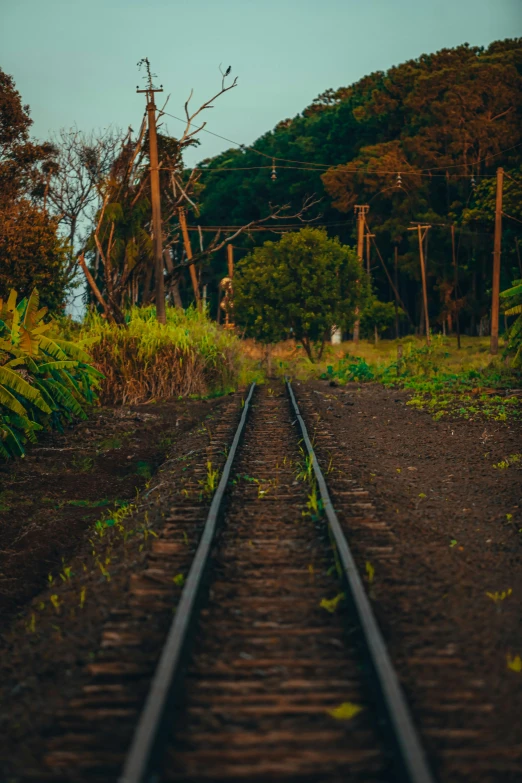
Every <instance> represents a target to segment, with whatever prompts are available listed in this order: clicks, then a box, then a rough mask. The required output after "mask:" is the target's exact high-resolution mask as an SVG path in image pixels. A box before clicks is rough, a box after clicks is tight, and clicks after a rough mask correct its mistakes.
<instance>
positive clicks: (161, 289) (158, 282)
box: [136, 58, 167, 324]
mask: <svg viewBox="0 0 522 783" xmlns="http://www.w3.org/2000/svg"><path fill="white" fill-rule="evenodd" d="M145 62H146V64H147V76H148V80H149V83H148V86H147V89H146V90H138V89H137V90H136V91H137V92H144V93H146V95H147V117H148V125H149V158H150V195H151V201H152V231H153V234H154V271H155V292H156V318H157V319H158V321H159V322H160V323H162V324H164V323H166V321H167V318H166V313H165V283H164V280H163V240H162V236H161V199H160V181H159V166H158V136H157V133H156V104H155V102H154V93H155V92H163V89H162V88H161V87H160V88H159V89H158V88H155V87H154V86H153V84H152V75H151V72H150V65H149V61H148V59H147V58H145Z"/></svg>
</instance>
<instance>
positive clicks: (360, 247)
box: [353, 204, 370, 343]
mask: <svg viewBox="0 0 522 783" xmlns="http://www.w3.org/2000/svg"><path fill="white" fill-rule="evenodd" d="M354 209H355V214H356V215H357V255H358V257H359V261H360V262H361V266H362V265H363V264H364V255H363V254H364V226H365V224H366V218H365V215H366V213H367V212H368V210H369V209H370V206H369V205H368V204H356V205H355V207H354ZM355 315H356V316H358V315H359V308H358V307H356V308H355ZM359 332H360V321H359V319H358V318H357V319H356V321H355V323H354V325H353V341H354V343H358V342H359Z"/></svg>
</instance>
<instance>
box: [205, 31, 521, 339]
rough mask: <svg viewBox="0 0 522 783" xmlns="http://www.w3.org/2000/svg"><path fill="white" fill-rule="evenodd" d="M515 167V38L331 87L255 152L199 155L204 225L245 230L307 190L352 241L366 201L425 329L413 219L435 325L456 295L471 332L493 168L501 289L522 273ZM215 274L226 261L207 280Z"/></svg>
mask: <svg viewBox="0 0 522 783" xmlns="http://www.w3.org/2000/svg"><path fill="white" fill-rule="evenodd" d="M273 159H274V163H275V169H276V177H277V178H276V179H275V180H273V179H272V178H271V167H272V160H273ZM521 163H522V41H521V40H520V39H514V40H506V41H498V42H495V43H492V44H491V45H490V46H489V47H487V48H482V47H473V46H469V45H468V44H463V45H462V46H459V47H456V48H454V49H443V50H441V51H440V52H437V53H435V54H430V55H422V56H421V57H419V58H418V59H417V60H410V61H408V62H406V63H403V64H401V65H398V66H396V67H393V68H390V69H389V70H388V71H386V72H376V73H373V74H370V75H369V76H366V77H364V78H363V79H361V80H360V81H359V82H357V83H356V84H353V85H351V86H349V87H342V88H339V89H338V90H327V91H326V92H325V93H323V94H322V95H320V96H319V97H318V98H317V99H316V100H315V101H314V102H313V103H312V105H311V106H309V107H308V108H307V109H305V110H304V111H303V113H302V114H300V115H299V116H297V117H295V118H293V119H288V120H284V121H283V122H280V123H279V124H278V125H277V126H276V128H275V129H274V130H273V131H272V132H270V133H267V134H265V135H264V136H262V137H261V138H260V139H259V140H258V141H257V142H256V143H255V144H254V145H253V147H252V148H241V149H232V150H227V151H226V152H224V153H222V154H221V155H219V156H217V157H215V158H213V159H210V160H207V161H204V162H203V163H202V164H201V166H200V168H201V170H202V171H203V172H204V176H203V178H202V180H201V181H202V182H203V184H204V185H205V190H204V191H203V194H202V203H203V207H202V220H203V222H204V223H206V224H207V225H219V224H221V225H230V224H236V223H237V224H240V223H245V222H247V221H248V220H250V219H253V218H255V217H260V216H263V215H264V214H266V213H267V210H268V205H269V203H270V202H272V203H273V202H277V203H285V202H287V201H289V202H291V203H292V205H293V206H295V205H296V204H298V203H299V202H300V201H301V200H302V198H303V196H305V195H308V194H311V193H316V194H318V195H320V196H322V202H321V204H320V205H318V207H317V208H316V215H317V224H318V225H324V226H325V227H326V228H327V230H328V232H329V234H330V235H337V236H339V237H340V238H341V240H342V241H343V242H353V240H354V238H355V236H354V232H355V222H354V219H353V207H354V205H355V204H356V203H357V204H365V203H366V204H369V206H370V211H369V214H368V225H369V227H370V229H371V231H372V233H374V234H375V235H376V237H375V242H376V244H377V246H378V248H379V250H380V253H381V255H382V257H383V262H384V263H386V264H387V265H388V271H389V274H390V275H391V276H392V277H393V265H394V255H395V248H397V264H398V279H399V289H400V295H401V298H402V299H403V301H404V304H405V306H406V308H407V310H408V311H409V314H410V315H411V317H412V319H413V321H414V322H415V323H416V324H421V323H422V318H421V315H422V313H421V307H422V305H421V296H420V270H419V254H418V245H417V239H416V235H414V234H413V232H408V231H407V229H408V228H409V227H410V225H411V223H412V222H415V221H423V222H429V223H430V224H431V225H432V229H431V230H430V232H429V236H428V240H427V246H426V248H425V251H426V256H427V267H428V284H429V289H430V303H429V304H430V317H431V321H432V325H435V324H436V323H437V322H439V323H440V322H441V321H442V319H444V318H447V317H448V316H451V307H450V305H449V302H450V301H451V302H453V301H454V300H455V298H457V299H458V300H459V303H460V304H461V306H462V310H461V319H462V321H463V322H464V325H465V326H466V328H467V329H468V330H470V331H471V332H473V333H475V334H476V332H477V328H478V325H479V322H480V320H481V319H487V317H488V313H489V307H490V288H491V252H492V233H493V210H494V194H495V180H494V177H495V172H496V168H497V167H498V166H503V167H504V168H505V169H506V171H507V172H508V174H509V177H511V179H509V178H508V177H506V187H505V192H506V201H505V206H504V211H505V213H506V214H507V215H509V216H510V217H505V219H504V231H503V261H502V283H501V285H502V288H506V287H507V286H508V285H509V284H510V282H511V280H513V279H514V278H516V277H520V276H521V272H520V255H519V253H518V244H517V241H518V239H519V238H522V234H521V232H520V229H521V228H522V224H521V223H517V222H516V220H513V218H518V219H519V220H520V202H521V196H522V184H521V183H522V170H521ZM250 167H259V168H253V169H250ZM246 168H248V170H244V169H246ZM234 169H237V171H234ZM239 169H241V170H239ZM451 224H454V225H455V236H456V243H455V250H456V255H457V260H458V265H459V280H458V285H459V288H458V292H457V296H455V291H454V268H453V266H452V243H451V231H450V227H451ZM266 238H267V235H266V234H264V235H260V234H256V235H253V236H252V238H251V239H250V240H246V239H245V240H243V242H242V243H241V244H242V246H243V247H244V248H246V249H247V248H251V247H252V245H253V244H260V243H262V242H263V241H264V240H265V239H266ZM249 243H250V244H249ZM371 263H372V275H373V278H374V284H375V285H376V288H377V291H378V293H379V298H381V299H392V298H393V293H392V288H391V287H390V284H389V277H388V276H387V275H386V274H385V271H384V269H383V267H382V265H381V262H380V260H379V258H378V255H377V253H376V250H375V248H373V249H372V261H371ZM221 271H224V259H223V260H222V270H216V275H217V276H219V274H221ZM453 307H454V305H453ZM485 325H486V324H484V326H485Z"/></svg>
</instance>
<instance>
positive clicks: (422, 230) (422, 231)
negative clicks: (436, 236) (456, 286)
mask: <svg viewBox="0 0 522 783" xmlns="http://www.w3.org/2000/svg"><path fill="white" fill-rule="evenodd" d="M430 228H431V226H421V224H420V223H418V224H417V225H416V226H414V227H412V228H409V229H408V231H417V235H418V238H419V259H420V268H421V277H422V297H423V302H424V320H425V324H426V343H427V344H428V345H429V344H430V316H429V313H428V287H427V284H426V266H425V264H424V249H423V247H422V245H423V242H424V239H425V237H426V235H427V233H428V231H429V229H430Z"/></svg>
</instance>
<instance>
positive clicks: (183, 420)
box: [0, 396, 239, 783]
mask: <svg viewBox="0 0 522 783" xmlns="http://www.w3.org/2000/svg"><path fill="white" fill-rule="evenodd" d="M230 405H235V406H236V407H237V408H238V410H239V400H237V401H236V399H235V396H232V397H224V398H218V399H214V400H199V401H196V400H184V401H172V402H170V403H163V404H148V405H141V406H134V407H131V408H98V409H94V410H93V411H92V414H91V416H90V418H89V420H88V421H86V422H83V423H80V424H79V425H77V426H76V427H74V428H71V429H68V430H67V431H66V432H65V433H63V434H56V433H55V434H52V435H49V436H47V437H46V438H42V439H41V441H40V442H39V443H38V445H36V444H35V446H34V447H33V448H30V449H29V450H28V454H27V456H26V458H25V459H24V460H23V461H22V460H20V461H18V462H13V463H10V464H8V465H3V466H2V468H3V473H2V494H1V495H0V498H1V501H2V509H1V511H0V514H1V517H0V605H1V607H2V621H1V626H0V780H2V781H4V780H6V781H7V780H8V781H9V782H10V783H11V781H18V780H21V779H24V778H25V773H26V771H27V770H34V769H37V770H39V769H40V767H39V763H40V762H39V759H40V758H41V755H42V753H43V752H44V747H45V737H46V736H47V735H48V732H49V731H50V730H52V727H53V726H54V725H55V724H56V721H57V717H58V715H59V714H60V711H63V709H64V708H65V705H66V704H67V703H68V700H69V699H70V698H71V697H73V696H74V695H75V694H77V693H78V692H79V689H80V688H81V685H82V683H83V682H84V681H85V677H86V674H85V670H86V667H88V665H89V663H90V662H92V661H94V660H95V659H96V656H97V654H98V651H99V647H100V639H101V634H102V632H103V627H104V623H105V622H106V621H107V619H108V618H109V617H110V616H111V614H112V613H115V614H117V613H118V611H120V607H122V606H124V605H125V602H126V600H127V593H128V585H129V580H131V579H132V577H133V574H137V573H139V572H140V571H143V569H145V568H146V561H147V555H148V553H149V551H150V547H151V543H152V542H153V541H154V536H155V535H156V534H155V532H154V530H155V528H157V527H158V526H161V524H162V523H163V522H162V519H163V517H164V512H163V511H162V510H161V499H160V498H159V493H158V492H157V489H158V487H157V484H158V483H160V484H161V483H162V482H163V481H164V479H158V478H156V476H157V475H158V474H157V473H156V470H157V468H158V466H160V465H162V466H163V470H165V466H166V467H167V468H168V469H169V472H168V477H169V481H168V484H169V487H168V488H167V489H170V487H172V488H173V490H174V492H175V493H177V492H180V491H181V488H182V486H183V483H182V482H183V481H184V480H185V477H186V476H187V477H188V476H189V474H190V472H191V470H192V468H191V466H192V463H194V464H196V465H198V464H202V465H203V467H204V466H205V464H206V448H207V446H208V443H209V437H210V434H211V431H212V430H213V429H214V428H215V427H216V426H217V424H218V422H219V420H220V410H222V409H223V406H225V407H229V406H230ZM160 491H161V490H160ZM137 493H140V495H139V499H138V496H137ZM205 502H206V501H205ZM131 504H134V507H135V508H136V511H135V512H133V517H131V518H132V524H131V527H132V528H133V529H129V527H127V529H126V530H125V531H124V532H123V534H120V535H117V531H116V527H111V526H110V525H111V524H112V522H113V520H111V519H110V518H111V517H114V521H116V520H117V519H118V517H117V515H118V510H120V511H121V510H122V509H123V510H124V511H125V509H126V508H127V509H128V508H130V506H131ZM100 520H108V522H107V523H104V525H105V526H104V527H102V528H100V529H98V530H97V529H96V525H97V524H98V525H99V524H100V522H99V521H100ZM189 551H192V550H189V548H187V552H189ZM188 556H190V555H188ZM180 589H181V588H180ZM31 779H36V780H40V779H42V780H43V779H44V774H43V772H42V773H41V775H40V772H39V771H38V772H37V773H36V778H34V776H33V778H31Z"/></svg>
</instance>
